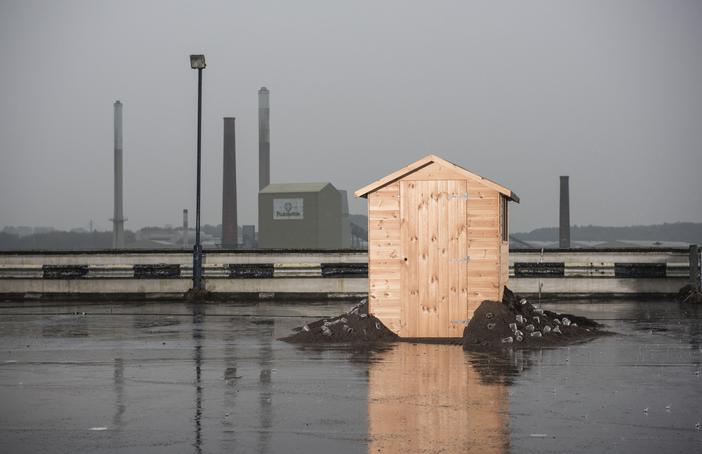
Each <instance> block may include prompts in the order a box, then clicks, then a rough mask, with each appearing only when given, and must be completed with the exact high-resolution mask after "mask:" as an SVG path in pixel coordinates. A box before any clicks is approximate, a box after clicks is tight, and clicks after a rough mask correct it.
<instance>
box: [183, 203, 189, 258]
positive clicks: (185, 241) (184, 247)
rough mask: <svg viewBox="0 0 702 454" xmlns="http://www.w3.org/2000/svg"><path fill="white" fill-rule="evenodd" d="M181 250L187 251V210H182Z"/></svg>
mask: <svg viewBox="0 0 702 454" xmlns="http://www.w3.org/2000/svg"><path fill="white" fill-rule="evenodd" d="M182 245H183V249H187V248H188V246H189V243H188V209H187V208H185V209H184V210H183V238H182Z"/></svg>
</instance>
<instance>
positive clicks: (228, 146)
mask: <svg viewBox="0 0 702 454" xmlns="http://www.w3.org/2000/svg"><path fill="white" fill-rule="evenodd" d="M235 139H236V136H235V129H234V118H233V117H230V118H224V140H223V142H224V165H223V167H222V168H223V175H222V247H223V248H224V249H235V248H236V245H237V219H236V140H235Z"/></svg>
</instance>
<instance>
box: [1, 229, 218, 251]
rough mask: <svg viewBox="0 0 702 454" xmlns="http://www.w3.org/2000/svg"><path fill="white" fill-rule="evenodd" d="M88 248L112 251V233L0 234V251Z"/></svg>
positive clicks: (128, 238)
mask: <svg viewBox="0 0 702 454" xmlns="http://www.w3.org/2000/svg"><path fill="white" fill-rule="evenodd" d="M180 229H181V227H144V228H143V229H140V231H143V232H149V231H159V230H160V231H164V230H171V231H180ZM191 229H192V227H191ZM201 230H202V232H203V233H207V234H210V235H214V236H219V235H220V233H221V231H222V225H221V224H219V225H209V224H205V225H203V226H201ZM135 241H136V233H135V232H133V231H131V230H125V232H124V242H125V244H126V245H127V248H129V245H130V244H131V243H134V242H135ZM90 249H112V232H111V231H106V232H100V231H97V230H94V231H92V232H85V231H83V232H80V231H78V232H76V231H74V232H65V231H61V230H52V231H49V232H41V233H33V234H30V235H18V234H15V233H10V232H7V231H0V251H31V250H44V251H51V250H54V251H58V250H62V251H72V250H78V251H84V250H90Z"/></svg>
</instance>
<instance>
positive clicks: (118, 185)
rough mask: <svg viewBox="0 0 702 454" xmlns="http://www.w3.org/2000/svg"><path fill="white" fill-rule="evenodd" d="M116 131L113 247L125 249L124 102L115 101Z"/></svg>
mask: <svg viewBox="0 0 702 454" xmlns="http://www.w3.org/2000/svg"><path fill="white" fill-rule="evenodd" d="M114 132H115V152H114V157H115V162H114V170H115V181H114V183H115V186H114V197H115V199H114V212H113V215H112V219H111V221H112V247H113V248H114V249H124V221H126V219H125V218H124V211H123V207H122V103H121V102H119V101H115V103H114Z"/></svg>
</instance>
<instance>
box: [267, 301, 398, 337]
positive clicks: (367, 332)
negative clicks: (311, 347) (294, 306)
mask: <svg viewBox="0 0 702 454" xmlns="http://www.w3.org/2000/svg"><path fill="white" fill-rule="evenodd" d="M294 331H295V334H292V335H290V336H287V337H283V338H282V339H280V340H283V341H286V342H291V343H300V344H302V343H311V344H321V343H337V342H350V343H357V342H363V343H371V342H392V341H396V340H398V339H399V337H398V336H397V334H395V333H393V332H392V331H390V330H389V329H388V327H386V326H385V325H383V322H381V321H380V320H378V319H377V318H376V317H374V316H373V315H368V301H367V300H363V301H362V302H361V304H359V305H358V306H355V307H354V308H353V309H351V310H350V311H349V312H347V313H345V314H342V315H339V316H338V317H332V318H326V319H322V320H317V321H316V322H313V323H308V324H306V325H304V326H300V327H297V328H295V329H294Z"/></svg>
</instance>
